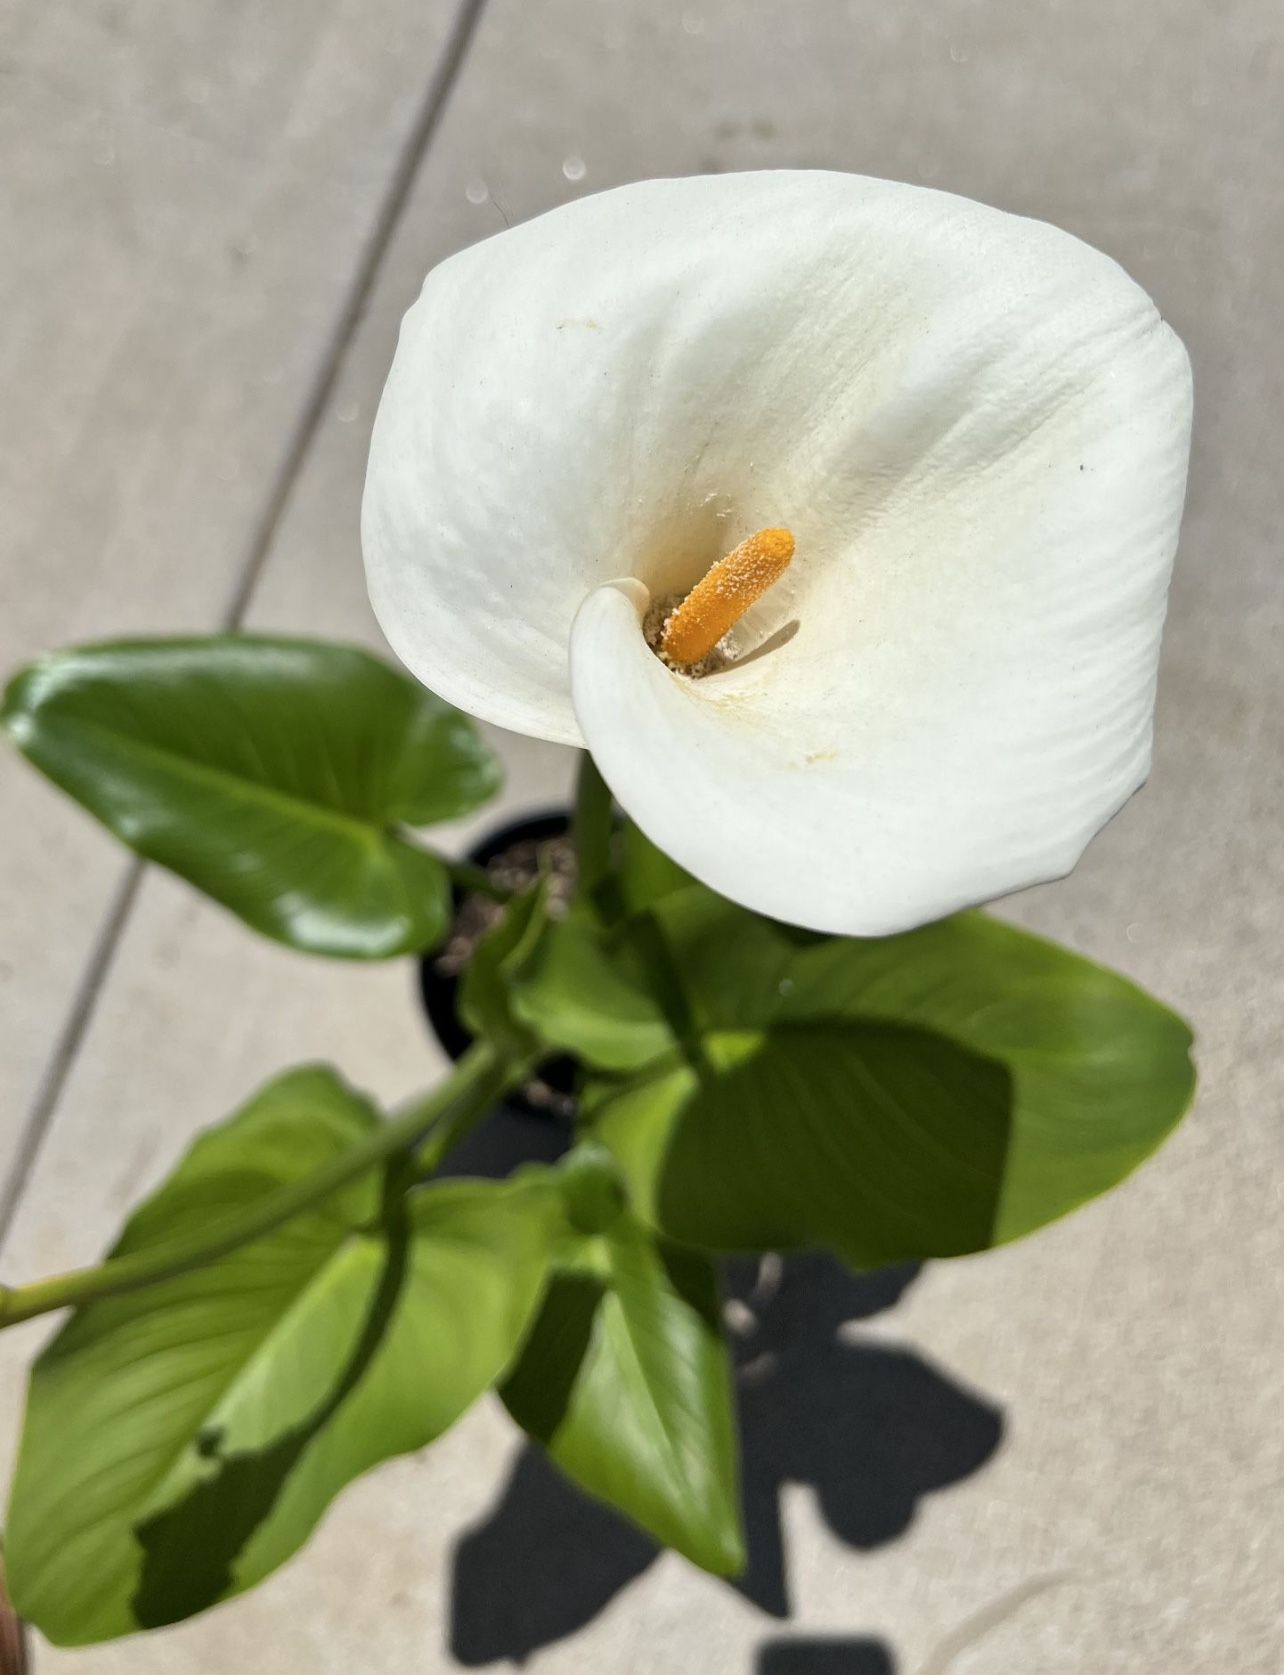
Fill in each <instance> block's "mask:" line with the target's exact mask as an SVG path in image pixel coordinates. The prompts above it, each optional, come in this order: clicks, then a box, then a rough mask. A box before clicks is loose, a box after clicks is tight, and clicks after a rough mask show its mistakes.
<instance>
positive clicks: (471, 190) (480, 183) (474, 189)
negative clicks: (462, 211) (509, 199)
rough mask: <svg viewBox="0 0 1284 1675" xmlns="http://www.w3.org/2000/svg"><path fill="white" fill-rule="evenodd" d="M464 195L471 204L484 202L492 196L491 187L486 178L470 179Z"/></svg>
mask: <svg viewBox="0 0 1284 1675" xmlns="http://www.w3.org/2000/svg"><path fill="white" fill-rule="evenodd" d="M464 196H465V197H466V198H467V199H468V201H469V203H470V204H484V203H485V202H486V200H487V198H489V197H490V187H489V186H487V184H486V182H485V181H484V180H470V181H469V182H468V184H467V186H465V187H464Z"/></svg>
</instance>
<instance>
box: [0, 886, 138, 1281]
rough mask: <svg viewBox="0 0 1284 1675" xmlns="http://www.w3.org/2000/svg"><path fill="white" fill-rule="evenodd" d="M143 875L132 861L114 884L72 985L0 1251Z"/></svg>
mask: <svg viewBox="0 0 1284 1675" xmlns="http://www.w3.org/2000/svg"><path fill="white" fill-rule="evenodd" d="M142 876H143V863H142V862H141V861H138V860H131V861H130V862H129V863H128V865H127V866H126V868H125V873H124V877H123V878H122V879H121V880H120V883H119V884H117V886H116V889H115V892H114V894H113V896H112V899H111V904H110V906H109V907H108V909H107V915H106V917H105V918H104V920H103V923H102V927H101V928H100V930H99V932H98V935H97V936H96V937H95V939H94V945H93V947H92V948H91V950H90V953H89V959H88V961H87V963H86V965H85V969H84V971H83V973H82V974H81V978H80V982H79V983H78V984H77V986H76V993H75V997H74V999H73V1000H72V1003H71V1011H70V1012H69V1013H68V1014H67V1021H66V1023H65V1024H64V1025H63V1027H62V1030H61V1032H60V1034H59V1036H58V1039H57V1041H56V1042H55V1043H54V1049H53V1052H52V1053H51V1054H50V1056H49V1062H48V1064H47V1065H46V1066H45V1071H44V1074H43V1075H42V1076H41V1078H40V1083H39V1086H38V1087H37V1089H36V1096H35V1098H34V1099H33V1100H32V1102H31V1108H30V1110H29V1111H28V1113H27V1120H26V1122H25V1123H24V1124H23V1128H22V1133H21V1135H20V1137H19V1140H18V1146H17V1151H16V1154H15V1156H14V1159H13V1162H12V1163H11V1164H10V1166H9V1171H8V1175H7V1177H6V1179H5V1182H4V1188H3V1191H0V1250H3V1248H4V1244H5V1241H6V1240H7V1238H8V1236H9V1232H10V1229H11V1228H12V1226H13V1219H14V1216H15V1215H16V1214H17V1211H18V1205H19V1203H20V1202H21V1200H22V1194H23V1190H24V1188H25V1187H26V1184H27V1181H28V1179H29V1178H30V1176H31V1171H32V1169H33V1168H34V1167H35V1162H36V1158H37V1157H38V1156H39V1153H40V1147H41V1145H42V1143H43V1141H44V1137H45V1134H46V1133H47V1132H48V1129H49V1123H50V1120H51V1119H52V1117H53V1113H54V1111H55V1109H56V1108H57V1105H58V1101H59V1098H60V1097H61V1095H62V1090H63V1088H64V1087H65V1086H66V1083H67V1077H68V1076H69V1075H70V1073H71V1067H72V1065H73V1064H74V1063H75V1061H76V1055H77V1053H78V1052H79V1051H80V1044H81V1042H82V1041H83V1040H84V1037H85V1031H86V1030H87V1029H88V1027H89V1021H90V1019H91V1018H92V1017H93V1015H94V1008H95V1006H96V1005H97V1002H98V994H99V991H100V989H101V988H102V984H103V979H104V978H105V977H106V975H107V972H108V969H109V967H110V966H111V962H112V958H113V956H114V954H115V952H116V944H117V943H118V942H119V940H120V935H121V932H122V931H123V930H124V928H125V921H126V920H127V919H128V918H129V914H130V910H131V909H132V908H133V905H134V901H135V898H136V897H137V895H138V886H139V882H140V881H141V879H142Z"/></svg>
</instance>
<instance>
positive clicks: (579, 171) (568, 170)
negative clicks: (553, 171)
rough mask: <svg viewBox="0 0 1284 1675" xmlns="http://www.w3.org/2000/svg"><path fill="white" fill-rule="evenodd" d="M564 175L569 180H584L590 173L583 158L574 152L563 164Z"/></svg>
mask: <svg viewBox="0 0 1284 1675" xmlns="http://www.w3.org/2000/svg"><path fill="white" fill-rule="evenodd" d="M562 173H563V174H564V175H565V176H566V178H567V180H583V179H584V176H585V175H586V174H587V173H588V164H587V163H586V162H585V161H584V159H583V158H582V157H579V156H577V155H576V154H575V152H572V153H571V155H570V156H569V157H567V158H566V159H564V161H563V163H562Z"/></svg>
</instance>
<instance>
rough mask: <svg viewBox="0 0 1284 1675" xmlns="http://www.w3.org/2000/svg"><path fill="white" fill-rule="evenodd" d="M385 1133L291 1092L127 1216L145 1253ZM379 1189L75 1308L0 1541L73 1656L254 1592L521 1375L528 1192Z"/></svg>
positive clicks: (25, 1440)
mask: <svg viewBox="0 0 1284 1675" xmlns="http://www.w3.org/2000/svg"><path fill="white" fill-rule="evenodd" d="M376 1121H377V1119H376V1117H375V1114H374V1113H373V1111H372V1110H371V1109H370V1108H369V1107H368V1106H367V1105H366V1104H365V1102H364V1101H363V1100H361V1099H359V1098H358V1097H357V1096H356V1095H354V1094H353V1093H351V1092H350V1091H349V1090H347V1089H346V1088H345V1087H344V1086H343V1084H342V1083H340V1082H339V1081H338V1080H337V1079H336V1078H335V1077H334V1076H332V1075H331V1074H330V1073H328V1072H326V1071H322V1070H304V1071H299V1072H295V1073H293V1074H291V1075H288V1076H285V1077H282V1078H281V1079H280V1080H278V1081H276V1082H274V1083H273V1084H271V1085H270V1086H269V1087H268V1088H266V1089H265V1090H264V1091H263V1092H262V1093H260V1094H259V1095H258V1096H257V1097H256V1098H255V1099H254V1100H252V1101H251V1102H250V1104H249V1105H248V1106H246V1107H245V1108H244V1109H243V1110H242V1111H241V1112H240V1113H239V1114H238V1115H237V1116H236V1117H235V1118H233V1119H232V1120H231V1121H230V1122H229V1123H227V1124H226V1125H225V1126H223V1127H222V1128H220V1129H218V1130H216V1131H214V1132H213V1133H211V1134H209V1135H207V1136H206V1137H205V1138H203V1139H202V1140H200V1141H198V1142H197V1144H196V1146H195V1148H194V1149H193V1150H192V1152H191V1153H190V1154H189V1156H188V1157H187V1158H186V1159H185V1161H184V1162H183V1163H182V1164H181V1165H180V1166H179V1168H178V1170H177V1171H176V1172H175V1174H174V1175H173V1176H172V1177H171V1179H170V1180H169V1182H168V1183H167V1184H166V1185H165V1186H164V1187H162V1188H161V1190H160V1191H159V1192H158V1193H157V1194H156V1195H155V1196H154V1197H153V1198H151V1199H150V1200H149V1201H148V1202H147V1203H146V1204H145V1205H144V1206H143V1207H142V1208H141V1209H140V1210H139V1211H138V1212H137V1214H136V1215H135V1216H134V1217H133V1218H132V1219H131V1221H130V1222H129V1225H128V1227H127V1228H126V1230H125V1233H124V1236H123V1238H122V1240H121V1243H120V1245H119V1247H118V1250H119V1252H121V1253H123V1252H126V1251H136V1250H140V1249H143V1248H147V1247H151V1246H155V1245H158V1244H163V1243H165V1242H167V1241H169V1240H172V1239H174V1238H178V1237H188V1236H190V1235H191V1234H192V1233H193V1232H195V1231H198V1230H199V1229H200V1228H202V1227H203V1226H206V1225H208V1226H210V1227H214V1226H216V1225H217V1224H218V1222H219V1221H220V1219H223V1218H226V1216H227V1215H228V1213H229V1211H231V1210H232V1209H243V1208H244V1207H245V1205H246V1204H247V1203H248V1202H250V1201H251V1200H252V1199H253V1198H254V1197H256V1196H258V1195H261V1194H265V1193H270V1192H273V1191H276V1190H278V1189H279V1188H280V1187H281V1186H283V1185H285V1184H287V1183H288V1182H291V1181H294V1180H297V1179H298V1178H300V1177H301V1176H302V1175H304V1174H306V1173H309V1172H310V1171H312V1170H313V1169H316V1168H317V1167H319V1166H321V1165H322V1164H324V1163H325V1162H327V1161H328V1160H329V1159H330V1158H332V1157H333V1156H334V1155H335V1154H336V1152H339V1151H342V1150H344V1149H346V1148H347V1147H349V1146H351V1145H353V1144H354V1143H356V1142H357V1141H358V1140H360V1139H361V1138H362V1136H363V1135H365V1134H367V1133H368V1132H369V1130H370V1127H371V1125H372V1124H374V1123H375V1122H376ZM380 1198H381V1187H380V1174H379V1172H378V1171H371V1172H370V1173H368V1174H367V1175H365V1176H363V1177H361V1178H359V1179H357V1180H355V1181H353V1182H351V1183H350V1184H349V1185H347V1186H346V1187H343V1188H340V1189H339V1190H337V1191H336V1192H334V1193H332V1194H331V1195H330V1196H329V1197H327V1198H325V1199H323V1200H321V1201H320V1202H318V1203H317V1204H315V1205H314V1206H313V1207H312V1208H311V1209H309V1210H307V1211H305V1212H304V1213H302V1214H300V1215H298V1216H296V1217H295V1218H294V1219H293V1220H291V1221H289V1222H286V1223H284V1224H283V1225H282V1226H281V1227H280V1228H278V1229H277V1230H276V1231H275V1232H274V1233H272V1234H270V1235H267V1236H265V1237H264V1238H261V1239H259V1240H257V1241H256V1242H254V1243H252V1244H249V1245H245V1246H242V1247H241V1248H240V1249H239V1250H237V1251H235V1252H234V1253H233V1254H232V1255H230V1256H228V1257H226V1258H224V1259H222V1260H221V1261H219V1262H217V1263H215V1264H212V1265H211V1266H209V1267H207V1268H203V1269H199V1270H196V1271H194V1272H192V1273H188V1274H184V1275H182V1276H180V1277H178V1278H175V1279H171V1280H168V1281H165V1282H163V1283H161V1284H158V1285H155V1286H153V1287H150V1288H149V1289H147V1290H143V1291H138V1292H135V1293H132V1294H130V1295H126V1296H121V1297H116V1298H112V1299H109V1300H106V1301H103V1302H100V1303H96V1304H93V1305H90V1306H88V1307H86V1308H84V1309H82V1310H81V1311H79V1312H78V1313H76V1314H75V1315H74V1316H73V1317H72V1318H71V1320H70V1321H69V1323H68V1324H67V1325H66V1326H65V1327H64V1329H63V1330H62V1332H61V1333H60V1334H59V1335H58V1337H57V1338H55V1339H54V1341H53V1343H52V1344H51V1345H50V1346H49V1348H48V1349H46V1351H45V1352H44V1354H43V1355H42V1356H41V1357H40V1359H39V1361H38V1362H37V1364H36V1367H35V1369H34V1371H33V1374H32V1378H31V1388H30V1394H29V1398H28V1406H27V1419H26V1426H25V1429H24V1432H23V1437H22V1444H21V1449H20V1453H19V1459H18V1467H17V1473H16V1477H15V1481H14V1486H13V1494H12V1500H11V1505H10V1510H9V1518H8V1525H7V1542H6V1547H7V1558H8V1564H9V1577H10V1586H11V1588H12V1590H13V1596H14V1600H15V1603H16V1605H17V1607H18V1609H19V1610H20V1611H21V1612H22V1614H23V1615H24V1616H26V1617H28V1618H29V1619H30V1620H31V1621H33V1622H34V1623H35V1624H36V1625H37V1626H38V1627H39V1628H40V1629H41V1631H42V1632H43V1633H44V1634H45V1635H47V1636H48V1637H49V1638H50V1639H51V1640H54V1641H56V1642H59V1643H61V1644H82V1643H86V1642H90V1641H97V1640H104V1639H110V1638H112V1637H114V1636H117V1635H121V1634H127V1633H130V1632H131V1631H133V1630H135V1629H139V1628H151V1627H155V1626H157V1625H159V1624H163V1623H169V1622H174V1621H177V1620H179V1619H180V1618H183V1617H187V1616H190V1615H192V1614H193V1613H194V1612H197V1611H200V1610H202V1609H204V1608H205V1607H207V1606H210V1605H213V1604H214V1603H216V1602H217V1601H218V1600H220V1599H225V1598H227V1597H228V1596H229V1595H232V1594H235V1593H238V1592H240V1591H241V1590H242V1589H244V1588H247V1587H249V1586H251V1585H252V1584H253V1583H255V1582H257V1581H258V1580H260V1579H261V1578H262V1577H264V1576H266V1575H267V1574H268V1573H269V1572H270V1571H271V1570H273V1569H275V1568H276V1566H278V1565H279V1564H281V1563H282V1562H283V1561H284V1560H285V1559H287V1558H288V1557H289V1556H290V1554H292V1553H293V1552H295V1551H296V1549H297V1548H298V1547H299V1546H300V1545H301V1544H302V1543H303V1542H304V1541H305V1540H306V1539H307V1537H308V1536H309V1534H310V1533H311V1531H312V1530H313V1529H314V1527H315V1526H316V1524H317V1522H318V1520H319V1519H320V1517H321V1516H322V1514H323V1512H324V1511H325V1509H326V1507H327V1505H328V1504H329V1502H330V1501H331V1500H332V1499H333V1498H334V1496H335V1495H336V1494H337V1493H338V1492H339V1491H340V1490H341V1489H342V1488H343V1486H344V1485H345V1484H346V1483H348V1482H349V1481H350V1480H351V1479H352V1478H354V1477H356V1476H357V1475H358V1474H359V1473H361V1472H364V1471H366V1470H368V1469H369V1468H370V1467H371V1466H373V1465H375V1464H377V1463H378V1462H379V1461H381V1460H384V1459H387V1458H388V1457H390V1456H391V1455H395V1454H401V1453H404V1452H406V1451H408V1450H412V1449H416V1448H421V1447H423V1446H424V1444H426V1443H428V1442H431V1441H432V1439H433V1438H434V1437H436V1436H438V1435H439V1434H440V1433H441V1432H442V1431H443V1430H445V1428H446V1427H447V1426H448V1425H450V1424H451V1423H452V1421H453V1420H454V1419H455V1418H457V1417H458V1415H459V1414H460V1413H462V1412H463V1411H464V1409H465V1408H466V1407H468V1406H469V1404H470V1403H471V1402H472V1401H473V1400H474V1398H475V1397H476V1396H477V1395H479V1394H480V1393H481V1391H482V1390H484V1389H485V1388H486V1387H487V1386H488V1385H489V1384H490V1383H492V1382H493V1380H494V1379H495V1378H496V1377H498V1376H500V1375H501V1374H502V1373H503V1372H504V1370H505V1368H506V1367H507V1366H508V1364H509V1363H510V1361H511V1360H512V1358H513V1356H514V1354H515V1352H516V1350H517V1348H518V1346H519V1344H520V1342H521V1340H522V1338H523V1336H524V1334H525V1332H526V1330H527V1327H528V1325H529V1321H530V1319H531V1316H532V1314H533V1311H534V1309H535V1307H536V1305H537V1303H538V1300H539V1295H540V1292H541V1290H542V1288H543V1283H544V1274H545V1261H546V1255H547V1250H548V1240H549V1228H550V1218H551V1216H552V1214H553V1212H554V1208H555V1202H556V1201H555V1198H554V1195H553V1194H552V1192H551V1191H550V1189H549V1188H548V1187H547V1186H546V1185H545V1184H543V1183H542V1182H541V1181H540V1180H539V1179H538V1178H528V1179H524V1180H521V1181H518V1182H515V1183H513V1184H494V1183H490V1182H480V1181H478V1182H459V1183H448V1184H442V1185H438V1186H434V1187H431V1188H429V1189H427V1190H425V1191H423V1192H422V1193H420V1194H418V1195H417V1196H415V1197H413V1198H412V1199H410V1200H409V1201H407V1202H406V1203H404V1204H403V1206H402V1209H401V1210H400V1211H399V1212H397V1213H393V1214H391V1215H390V1216H388V1217H386V1218H385V1217H383V1216H381V1213H380V1211H381V1205H380Z"/></svg>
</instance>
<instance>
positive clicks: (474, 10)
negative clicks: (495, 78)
mask: <svg viewBox="0 0 1284 1675" xmlns="http://www.w3.org/2000/svg"><path fill="white" fill-rule="evenodd" d="M485 5H486V0H461V4H460V6H459V9H458V10H457V12H456V13H455V20H454V22H453V24H452V25H451V29H450V34H449V36H448V37H447V40H446V44H445V46H444V48H443V49H442V52H441V56H440V57H439V59H438V61H437V68H436V70H435V71H434V73H433V75H432V77H431V79H430V80H429V83H428V88H427V91H426V93H425V95H424V99H423V103H422V104H421V105H420V107H419V114H418V116H417V117H416V118H415V122H414V126H413V127H412V129H411V131H410V137H409V139H408V140H407V141H406V144H405V146H404V147H403V148H402V152H401V156H400V157H399V158H398V160H397V166H396V168H395V169H394V170H393V175H392V180H391V183H390V185H389V187H388V191H387V193H386V194H385V196H384V200H383V203H382V204H381V206H380V209H379V214H378V217H377V218H376V220H375V225H374V228H373V230H372V232H371V234H370V237H369V239H368V240H367V241H366V248H365V253H364V254H363V256H362V259H361V261H360V263H359V264H358V267H357V272H356V274H355V275H354V277H353V281H352V285H351V287H350V289H349V292H348V298H347V301H346V302H345V304H344V307H343V311H342V313H341V314H340V316H339V319H338V321H337V323H336V325H335V328H334V332H333V334H332V336H331V340H330V347H329V349H328V350H327V352H326V354H325V356H324V357H323V359H322V362H321V369H320V372H319V375H318V377H317V380H316V383H315V384H314V385H313V388H312V393H311V395H310V396H309V397H308V400H307V403H306V404H305V406H304V409H303V412H302V415H301V416H300V419H299V422H298V425H297V427H296V429H295V433H294V436H293V438H292V439H291V442H290V446H289V448H288V449H287V451H286V455H285V458H284V459H283V460H282V462H281V469H280V471H279V472H278V473H277V477H276V481H275V483H274V484H273V486H272V491H271V493H270V494H269V496H268V500H267V506H266V508H265V511H264V514H263V519H262V521H261V523H260V525H259V530H258V534H257V536H256V537H255V540H254V543H253V545H252V547H251V549H250V554H249V557H248V559H247V560H246V563H245V568H244V570H243V571H242V573H241V579H240V581H239V582H238V584H237V587H236V591H235V593H234V594H233V595H232V599H231V602H230V604H229V605H228V608H227V611H226V613H225V615H224V617H223V627H224V629H233V628H239V627H240V625H241V622H242V620H243V618H244V616H245V613H246V611H247V610H248V608H249V605H250V601H251V599H252V598H253V597H254V590H255V588H256V586H257V585H258V581H259V578H260V576H261V575H262V573H263V567H264V565H265V564H266V563H267V559H268V555H269V553H270V552H271V550H272V546H273V543H274V541H275V539H276V533H277V530H278V529H279V528H280V524H281V519H282V517H283V516H284V514H285V509H286V506H287V505H288V504H289V500H290V495H291V493H292V492H293V490H294V485H295V483H296V482H297V481H298V477H299V473H300V471H301V470H302V468H303V464H304V462H305V460H306V459H307V457H308V453H309V452H310V450H311V447H312V443H313V441H314V439H315V437H316V434H317V431H318V430H319V429H320V426H321V420H322V419H323V418H324V416H325V410H326V408H327V406H328V405H329V401H330V397H331V395H333V393H334V388H335V385H336V384H337V383H338V381H339V375H340V373H341V372H342V371H343V368H344V364H345V362H346V361H347V356H348V349H349V348H350V346H351V344H352V340H353V338H354V337H355V336H356V332H357V327H358V326H359V325H360V324H361V321H362V318H363V317H364V315H365V311H366V307H367V305H368V303H369V301H370V297H371V294H372V292H373V290H374V286H375V281H376V280H377V279H378V277H379V272H380V270H381V268H382V266H383V258H384V256H385V254H386V253H387V250H388V246H389V245H390V244H391V243H392V238H393V234H394V233H395V232H396V230H397V226H398V224H399V222H400V220H401V215H402V211H403V210H404V209H405V207H406V202H407V200H408V199H409V197H410V193H411V189H412V188H413V186H414V183H415V179H416V177H417V176H418V173H419V169H420V166H421V164H422V163H423V160H424V158H425V156H426V155H427V152H428V147H429V146H430V145H431V144H432V141H433V136H434V135H435V134H436V132H437V129H438V126H439V125H440V122H441V118H442V115H443V113H444V111H445V108H446V104H447V102H448V100H449V98H450V95H451V92H452V90H453V89H454V85H455V82H456V81H457V79H458V77H459V72H460V70H461V69H462V67H463V63H464V59H465V58H466V57H467V56H468V49H469V47H470V46H471V45H472V40H473V36H474V35H475V34H476V31H477V24H478V22H479V20H480V18H481V14H482V12H483V10H484V9H485Z"/></svg>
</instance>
